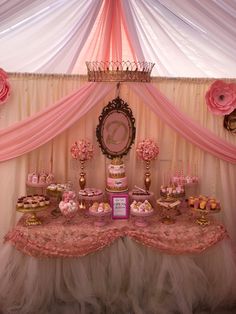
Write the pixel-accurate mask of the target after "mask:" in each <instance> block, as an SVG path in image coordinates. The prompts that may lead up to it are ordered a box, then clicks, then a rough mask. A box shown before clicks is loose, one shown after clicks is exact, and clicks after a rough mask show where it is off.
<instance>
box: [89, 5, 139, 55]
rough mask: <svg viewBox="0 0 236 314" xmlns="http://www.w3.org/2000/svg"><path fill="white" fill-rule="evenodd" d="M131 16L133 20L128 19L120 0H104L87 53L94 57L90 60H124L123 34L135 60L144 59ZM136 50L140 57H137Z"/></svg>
mask: <svg viewBox="0 0 236 314" xmlns="http://www.w3.org/2000/svg"><path fill="white" fill-rule="evenodd" d="M130 18H131V21H129V19H127V16H126V13H125V10H124V7H123V4H122V3H121V1H120V0H116V1H115V0H107V1H104V3H103V7H102V10H101V12H100V16H99V19H98V23H97V25H96V29H95V30H94V33H93V35H92V37H91V39H90V46H89V48H88V51H87V54H86V55H89V56H92V57H93V60H90V61H122V58H123V56H122V51H123V49H122V48H123V47H122V42H123V40H122V39H123V38H122V36H126V39H127V43H128V45H129V49H130V51H131V53H132V58H133V60H144V57H143V54H142V49H141V46H140V43H139V40H138V36H137V32H136V31H135V27H134V22H133V20H132V15H131V17H130ZM122 27H123V28H122ZM122 29H123V31H124V33H122ZM133 39H134V40H135V43H134V45H133ZM136 50H137V52H138V57H139V58H137V57H136ZM140 56H141V58H140Z"/></svg>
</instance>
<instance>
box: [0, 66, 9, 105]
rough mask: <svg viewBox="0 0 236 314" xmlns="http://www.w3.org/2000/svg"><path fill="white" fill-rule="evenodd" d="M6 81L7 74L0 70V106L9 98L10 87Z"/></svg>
mask: <svg viewBox="0 0 236 314" xmlns="http://www.w3.org/2000/svg"><path fill="white" fill-rule="evenodd" d="M7 79H8V76H7V73H6V72H5V71H4V70H3V69H1V68H0V104H4V103H5V102H6V101H7V99H8V97H9V96H10V90H11V87H10V84H9V82H8V81H7Z"/></svg>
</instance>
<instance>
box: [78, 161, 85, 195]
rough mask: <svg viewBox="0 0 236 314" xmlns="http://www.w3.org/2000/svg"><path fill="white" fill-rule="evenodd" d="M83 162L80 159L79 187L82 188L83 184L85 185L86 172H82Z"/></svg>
mask: <svg viewBox="0 0 236 314" xmlns="http://www.w3.org/2000/svg"><path fill="white" fill-rule="evenodd" d="M84 164H85V160H80V169H81V172H80V177H79V185H80V189H81V190H84V188H85V185H86V173H85V172H84Z"/></svg>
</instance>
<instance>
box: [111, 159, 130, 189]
mask: <svg viewBox="0 0 236 314" xmlns="http://www.w3.org/2000/svg"><path fill="white" fill-rule="evenodd" d="M106 190H107V191H109V192H124V191H127V190H128V180H127V177H126V175H125V165H124V162H123V160H122V159H121V158H114V159H112V161H111V164H110V165H109V166H108V175H107V182H106Z"/></svg>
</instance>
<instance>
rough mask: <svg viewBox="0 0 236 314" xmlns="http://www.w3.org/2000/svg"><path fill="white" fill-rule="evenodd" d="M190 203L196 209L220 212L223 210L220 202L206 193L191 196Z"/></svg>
mask: <svg viewBox="0 0 236 314" xmlns="http://www.w3.org/2000/svg"><path fill="white" fill-rule="evenodd" d="M188 205H189V207H190V208H193V209H194V210H196V211H207V212H213V213H214V212H219V211H220V210H221V205H220V202H219V201H218V200H217V199H216V198H214V197H209V196H205V195H199V196H190V197H189V198H188Z"/></svg>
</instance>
